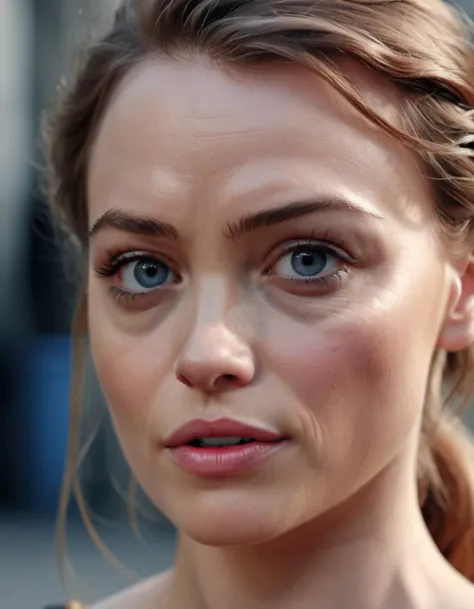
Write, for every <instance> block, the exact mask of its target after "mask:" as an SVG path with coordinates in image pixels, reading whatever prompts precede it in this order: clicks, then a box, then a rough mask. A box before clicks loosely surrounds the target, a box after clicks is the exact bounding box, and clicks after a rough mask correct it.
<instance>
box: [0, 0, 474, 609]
mask: <svg viewBox="0 0 474 609" xmlns="http://www.w3.org/2000/svg"><path fill="white" fill-rule="evenodd" d="M116 3H117V2H116V0H0V133H1V134H2V137H1V138H0V263H1V264H0V286H1V288H0V399H1V401H0V606H1V608H2V609H41V608H42V607H43V606H45V605H46V604H48V603H52V602H61V601H64V599H65V598H66V597H79V598H81V600H82V601H83V602H93V601H95V600H97V599H99V598H101V597H103V596H105V595H109V594H111V593H112V592H114V591H116V590H118V589H120V588H122V587H125V586H126V585H128V584H129V583H131V582H133V581H135V578H136V576H139V577H143V576H146V575H148V574H151V573H153V572H156V571H159V570H162V569H164V568H166V566H167V565H168V564H169V563H170V562H171V558H172V552H173V546H174V531H173V529H172V527H171V526H170V525H169V524H168V523H166V522H165V521H164V520H163V519H162V518H161V517H160V516H159V515H158V514H156V513H155V512H154V511H153V509H152V508H151V506H150V505H148V504H147V503H146V501H145V500H144V498H143V497H141V498H140V501H139V503H140V506H141V507H140V510H139V513H141V514H142V517H141V522H142V534H143V538H144V539H146V542H145V541H143V540H141V539H140V538H139V537H137V536H136V535H134V534H133V532H132V531H131V528H130V526H129V525H128V524H127V492H128V491H127V485H128V474H127V468H126V466H125V464H124V462H123V459H122V457H121V455H120V451H119V449H118V445H117V442H116V440H115V438H114V435H113V433H112V430H111V426H110V422H109V420H108V418H107V414H106V410H105V407H104V401H103V399H102V396H101V393H100V389H99V387H98V384H97V381H96V379H95V377H94V373H93V370H92V367H91V366H89V368H90V369H89V371H88V375H87V384H86V391H85V399H84V430H83V433H84V438H85V440H86V441H87V440H88V439H89V438H90V437H92V435H93V437H94V442H93V443H92V445H91V449H90V451H89V454H88V457H87V458H86V459H85V460H84V462H83V464H82V467H81V472H80V473H81V476H80V477H81V484H82V487H83V489H84V494H85V498H86V502H87V504H88V509H89V511H90V513H91V515H92V518H93V521H94V524H95V526H96V527H97V530H98V532H99V534H100V535H101V537H102V539H103V541H104V543H106V544H107V545H108V547H109V548H110V550H111V551H112V552H113V553H114V555H115V556H116V557H117V558H118V559H119V560H120V561H122V562H123V563H124V564H125V565H126V567H127V568H128V569H129V571H131V572H125V571H124V570H120V569H118V568H117V567H116V566H114V565H113V564H110V563H109V562H107V561H106V560H105V559H104V557H103V556H102V555H101V553H100V551H99V550H98V549H97V547H96V546H95V545H94V543H93V542H92V541H91V539H90V536H89V535H88V533H87V531H86V529H85V527H84V525H83V524H82V522H81V520H80V518H79V517H78V510H77V507H76V506H75V504H74V503H72V505H71V509H70V517H69V520H68V540H69V548H68V554H67V560H68V564H69V572H70V574H71V577H70V579H69V582H70V588H69V589H68V590H64V589H63V587H62V585H61V582H60V579H59V575H58V568H57V562H56V557H55V550H54V526H55V520H56V515H57V505H58V497H59V489H60V485H61V478H62V473H63V467H64V461H65V454H66V442H67V427H68V385H69V380H70V351H71V342H70V339H69V337H68V332H69V329H70V324H71V316H72V311H73V305H74V295H75V291H76V288H77V286H76V285H75V281H74V275H73V274H72V272H71V273H68V271H67V268H68V267H67V266H64V264H62V261H61V254H60V249H59V247H58V244H57V242H56V240H55V237H54V232H53V228H52V223H51V221H50V218H49V216H48V211H47V206H46V203H45V201H44V198H43V196H42V194H41V189H40V171H39V168H40V167H41V164H42V155H41V141H40V119H41V115H42V113H43V112H44V111H48V110H50V109H52V108H54V105H55V103H56V100H57V97H58V92H59V90H60V88H61V87H62V86H63V85H64V84H66V83H67V81H68V79H69V78H70V75H71V65H73V63H74V59H75V57H76V56H77V53H78V51H80V49H81V48H82V46H83V44H84V43H85V42H87V40H88V39H91V38H94V37H95V36H97V35H98V34H99V33H100V31H101V30H102V29H103V28H106V27H107V24H108V22H109V19H110V17H111V15H112V11H113V7H114V5H115V4H116ZM458 4H460V5H461V6H462V7H463V8H464V9H465V10H466V11H467V12H468V13H469V14H471V16H474V0H464V1H463V2H460V3H458ZM99 422H101V425H100V426H98V423H99Z"/></svg>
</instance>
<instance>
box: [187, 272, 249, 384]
mask: <svg viewBox="0 0 474 609" xmlns="http://www.w3.org/2000/svg"><path fill="white" fill-rule="evenodd" d="M244 318H245V313H244V307H243V306H242V305H241V304H239V302H238V299H237V296H236V293H235V286H233V285H232V284H231V282H226V281H225V280H224V279H222V278H220V277H218V276H217V275H215V276H211V277H208V278H207V279H206V281H202V283H201V285H200V286H199V287H198V288H197V289H196V290H195V295H194V299H193V313H192V319H191V323H190V326H189V329H188V332H187V336H186V341H185V344H184V345H183V347H182V350H181V353H180V354H179V358H178V362H177V377H178V379H179V380H181V381H182V382H184V383H185V384H186V385H188V386H194V387H199V388H201V389H202V390H205V391H214V390H215V389H216V388H217V387H222V386H223V384H224V385H225V384H228V383H231V384H232V385H233V386H235V385H243V384H246V383H248V382H250V380H251V379H252V378H253V376H254V374H255V362H254V355H253V351H252V347H251V340H250V336H249V333H248V332H245V325H244V323H243V320H244Z"/></svg>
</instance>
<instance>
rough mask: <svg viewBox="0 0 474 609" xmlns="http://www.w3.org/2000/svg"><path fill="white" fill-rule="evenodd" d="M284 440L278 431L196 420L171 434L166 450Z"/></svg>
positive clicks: (231, 422)
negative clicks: (180, 447) (182, 447)
mask: <svg viewBox="0 0 474 609" xmlns="http://www.w3.org/2000/svg"><path fill="white" fill-rule="evenodd" d="M284 439H286V438H285V437H283V435H282V434H280V433H278V432H277V431H273V430H269V429H265V428H259V427H253V426H250V425H247V424H245V423H241V422H239V421H235V420H232V419H224V418H221V419H215V420H205V419H195V420H193V421H190V422H188V423H186V424H185V425H183V426H182V427H180V428H179V429H178V430H177V431H176V432H174V433H173V434H171V436H169V437H168V438H167V439H166V440H165V442H164V444H165V446H166V448H177V447H178V446H191V447H194V448H216V447H219V448H225V447H235V446H244V445H247V444H251V443H265V444H268V443H275V442H280V441H282V440H284Z"/></svg>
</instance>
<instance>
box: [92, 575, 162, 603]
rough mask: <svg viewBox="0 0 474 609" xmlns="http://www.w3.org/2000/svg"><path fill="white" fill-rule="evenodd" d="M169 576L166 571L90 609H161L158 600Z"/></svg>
mask: <svg viewBox="0 0 474 609" xmlns="http://www.w3.org/2000/svg"><path fill="white" fill-rule="evenodd" d="M170 575H171V571H166V572H165V573H161V574H160V575H157V576H154V577H152V578H150V579H146V580H144V581H142V582H140V583H138V584H135V585H134V586H130V587H129V588H126V589H125V590H122V591H121V592H118V593H117V594H114V595H113V596H110V597H109V598H107V599H105V600H103V601H100V602H99V603H97V604H95V605H92V607H90V609H162V607H163V605H162V604H161V602H160V599H161V598H163V596H164V589H165V586H166V583H167V582H168V580H169V578H170Z"/></svg>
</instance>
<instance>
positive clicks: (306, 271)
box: [272, 245, 340, 280]
mask: <svg viewBox="0 0 474 609" xmlns="http://www.w3.org/2000/svg"><path fill="white" fill-rule="evenodd" d="M339 265H340V258H338V256H337V255H336V254H334V253H331V252H330V251H328V249H326V248H324V247H322V246H317V245H301V246H297V247H295V248H293V249H292V250H291V251H289V252H287V253H286V254H283V256H281V258H280V259H279V260H278V262H277V263H276V264H275V266H274V267H273V270H272V274H273V275H281V276H283V277H286V278H288V279H297V280H305V279H306V280H311V279H315V278H317V277H318V275H326V274H329V273H331V272H333V271H334V269H335V268H337V267H338V266H339Z"/></svg>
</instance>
